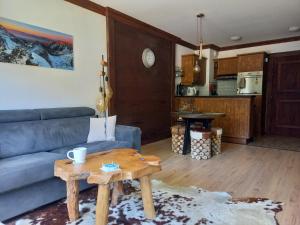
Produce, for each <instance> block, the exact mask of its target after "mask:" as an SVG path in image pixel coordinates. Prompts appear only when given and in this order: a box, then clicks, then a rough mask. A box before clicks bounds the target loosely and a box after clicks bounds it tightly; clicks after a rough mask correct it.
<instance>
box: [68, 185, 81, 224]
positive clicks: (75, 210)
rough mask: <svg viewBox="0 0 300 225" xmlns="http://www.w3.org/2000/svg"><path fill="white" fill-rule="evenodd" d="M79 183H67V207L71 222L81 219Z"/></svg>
mask: <svg viewBox="0 0 300 225" xmlns="http://www.w3.org/2000/svg"><path fill="white" fill-rule="evenodd" d="M78 195H79V181H78V180H68V181H67V207H68V213H69V219H70V221H75V220H77V219H78V218H79V203H78V201H79V200H78Z"/></svg>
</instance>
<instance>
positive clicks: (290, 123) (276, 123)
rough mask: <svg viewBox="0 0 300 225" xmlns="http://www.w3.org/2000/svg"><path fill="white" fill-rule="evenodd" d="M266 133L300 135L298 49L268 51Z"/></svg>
mask: <svg viewBox="0 0 300 225" xmlns="http://www.w3.org/2000/svg"><path fill="white" fill-rule="evenodd" d="M266 104H267V107H266V108H267V110H266V134H267V135H277V136H289V137H297V138H300V51H294V52H285V53H276V54H271V55H270V61H269V67H268V78H267V96H266Z"/></svg>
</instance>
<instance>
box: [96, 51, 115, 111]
mask: <svg viewBox="0 0 300 225" xmlns="http://www.w3.org/2000/svg"><path fill="white" fill-rule="evenodd" d="M100 64H101V66H102V71H101V73H100V87H99V92H100V93H99V97H98V99H97V103H96V108H97V110H98V112H99V113H104V114H105V117H106V110H107V108H108V105H109V101H110V99H111V98H112V95H113V91H112V89H111V87H110V84H109V80H108V75H107V73H106V72H105V67H107V62H106V61H104V56H103V55H102V60H101V62H100Z"/></svg>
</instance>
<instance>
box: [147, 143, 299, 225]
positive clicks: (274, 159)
mask: <svg viewBox="0 0 300 225" xmlns="http://www.w3.org/2000/svg"><path fill="white" fill-rule="evenodd" d="M222 149H223V154H221V155H219V156H215V157H213V158H212V159H210V160H202V161H197V160H192V159H191V158H190V157H189V156H181V155H176V154H174V153H173V152H171V141H170V139H166V140H162V141H159V142H155V143H151V144H148V145H145V146H143V151H142V152H143V154H155V155H157V156H159V157H161V159H162V166H163V170H162V171H161V172H160V173H157V174H156V175H154V176H153V178H154V179H158V180H162V181H164V182H166V183H168V184H171V185H181V186H191V185H195V186H198V187H201V188H204V189H207V190H210V191H226V192H230V193H231V194H232V195H233V197H265V198H270V199H272V200H276V201H281V202H284V204H285V205H284V208H283V212H280V213H279V214H278V216H277V218H278V221H279V223H280V225H300V152H294V151H284V150H276V149H268V148H261V147H254V146H247V145H238V144H230V143H223V146H222Z"/></svg>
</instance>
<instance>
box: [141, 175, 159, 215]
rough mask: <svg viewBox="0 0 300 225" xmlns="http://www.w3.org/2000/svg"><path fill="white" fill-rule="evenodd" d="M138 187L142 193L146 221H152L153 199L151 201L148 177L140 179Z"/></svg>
mask: <svg viewBox="0 0 300 225" xmlns="http://www.w3.org/2000/svg"><path fill="white" fill-rule="evenodd" d="M140 185H141V191H142V198H143V204H144V212H145V217H146V218H148V219H154V218H155V217H156V215H155V210H154V205H153V199H152V188H151V180H150V177H149V176H144V177H141V178H140Z"/></svg>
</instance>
